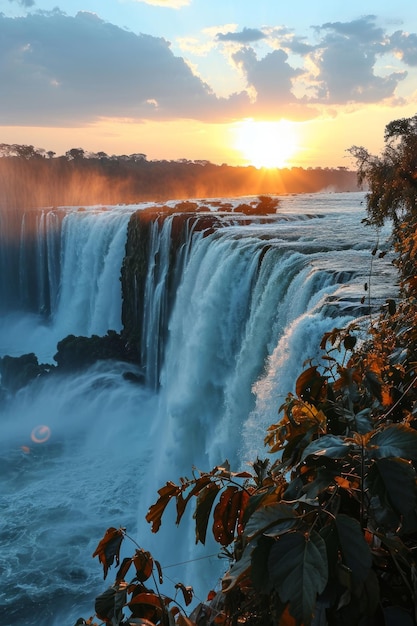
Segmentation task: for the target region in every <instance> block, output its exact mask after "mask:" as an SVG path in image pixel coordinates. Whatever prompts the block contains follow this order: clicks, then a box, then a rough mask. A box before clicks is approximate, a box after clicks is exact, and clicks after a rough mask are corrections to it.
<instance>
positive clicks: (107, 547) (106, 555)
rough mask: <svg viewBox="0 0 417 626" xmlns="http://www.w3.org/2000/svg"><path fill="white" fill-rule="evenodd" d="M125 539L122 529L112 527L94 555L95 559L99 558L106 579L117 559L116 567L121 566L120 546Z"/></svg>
mask: <svg viewBox="0 0 417 626" xmlns="http://www.w3.org/2000/svg"><path fill="white" fill-rule="evenodd" d="M123 539H124V531H123V529H122V528H113V527H110V528H108V529H107V530H106V532H105V534H104V537H103V539H102V540H101V541H100V542H99V544H98V546H97V548H96V549H95V551H94V553H93V558H94V557H96V556H98V559H99V561H100V563H101V564H102V565H103V574H104V579H106V576H107V572H108V571H109V567H111V565H113V561H114V560H115V559H116V565H119V560H120V559H119V553H120V546H121V544H122V541H123Z"/></svg>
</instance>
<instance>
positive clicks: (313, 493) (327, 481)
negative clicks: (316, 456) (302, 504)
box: [302, 467, 339, 500]
mask: <svg viewBox="0 0 417 626" xmlns="http://www.w3.org/2000/svg"><path fill="white" fill-rule="evenodd" d="M338 475H339V472H336V471H334V470H331V469H328V468H327V467H319V469H318V471H317V476H316V478H315V479H314V480H313V481H312V482H309V483H307V484H306V485H305V486H304V487H303V490H302V491H303V493H305V494H306V495H307V496H308V498H309V499H311V500H312V499H314V498H316V497H317V496H318V495H319V493H321V492H323V491H325V489H327V487H328V486H329V485H331V484H332V483H333V481H334V478H335V476H338Z"/></svg>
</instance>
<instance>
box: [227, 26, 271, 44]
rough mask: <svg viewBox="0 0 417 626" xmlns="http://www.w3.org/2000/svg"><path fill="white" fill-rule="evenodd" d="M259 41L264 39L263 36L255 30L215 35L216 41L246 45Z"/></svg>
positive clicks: (249, 29) (246, 29)
mask: <svg viewBox="0 0 417 626" xmlns="http://www.w3.org/2000/svg"><path fill="white" fill-rule="evenodd" d="M260 39H265V35H264V33H263V32H262V31H261V30H259V29H257V28H244V29H243V30H242V31H240V32H239V33H234V32H228V33H217V40H218V41H233V42H237V43H243V44H246V43H250V42H252V41H259V40H260Z"/></svg>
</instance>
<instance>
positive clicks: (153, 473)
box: [0, 193, 395, 626]
mask: <svg viewBox="0 0 417 626" xmlns="http://www.w3.org/2000/svg"><path fill="white" fill-rule="evenodd" d="M362 200H363V194H356V193H355V194H317V195H316V196H314V195H310V196H287V197H285V198H282V200H281V205H280V207H279V210H278V213H277V214H276V215H273V216H268V217H267V218H262V217H253V218H248V217H247V216H243V215H239V213H237V212H236V213H233V212H232V213H230V212H228V213H227V214H226V213H225V214H221V213H214V207H215V208H218V204H219V203H218V202H217V203H214V202H213V205H212V207H211V208H213V211H210V210H207V207H208V208H209V209H210V202H209V201H207V200H206V201H204V203H203V202H201V204H202V205H204V207H201V208H202V210H201V211H199V212H197V213H196V214H190V215H186V216H184V215H182V216H181V219H179V218H178V217H176V216H177V215H178V212H176V211H175V206H174V204H173V203H170V204H169V207H168V208H169V211H168V213H167V216H166V217H165V218H163V219H160V218H158V219H151V220H150V221H149V223H148V224H147V226H146V228H143V229H142V230H141V232H140V233H139V234H138V239H134V237H135V232H134V228H133V229H131V230H129V226H131V225H132V224H133V221H132V220H133V218H134V219H137V220H139V223H144V222H143V219H144V218H143V219H142V218H141V215H142V213H141V212H143V211H145V210H146V209H147V208H149V207H148V205H135V206H116V207H107V209H105V210H104V209H103V208H100V207H87V208H85V209H84V210H79V209H78V207H76V208H71V207H66V208H60V209H51V210H47V209H43V210H39V211H35V212H33V213H31V214H29V215H24V216H20V218H19V219H18V218H17V217H16V215H14V216H13V217H11V216H10V215H6V214H0V240H1V244H2V245H1V247H0V296H1V302H0V308H1V310H2V313H3V315H2V318H1V320H0V356H1V355H5V354H10V355H12V356H19V355H21V354H24V353H27V352H34V353H35V354H36V355H38V357H39V358H40V359H41V360H43V361H44V362H47V363H53V355H54V353H55V351H56V344H57V342H58V341H60V340H61V339H63V338H64V337H65V336H66V335H68V334H74V335H85V336H91V335H93V334H97V335H103V334H105V333H106V332H107V331H108V330H109V329H111V330H115V331H117V332H121V333H126V337H127V340H128V341H134V342H136V345H137V348H138V350H137V355H138V356H137V358H138V363H137V364H132V363H126V362H119V361H117V362H115V361H106V362H104V361H103V362H98V363H96V364H94V365H93V366H92V367H90V368H89V369H88V370H86V371H82V372H73V373H68V372H66V373H64V372H62V373H60V372H57V373H54V374H53V375H49V376H45V377H41V378H39V379H36V380H34V381H33V382H32V383H31V384H30V385H28V386H26V387H24V388H22V389H21V390H20V391H19V392H17V393H16V395H15V396H8V395H7V394H3V396H2V397H1V404H0V423H1V425H2V434H3V437H2V439H1V442H0V450H1V454H0V459H1V460H0V466H1V470H2V471H1V473H0V487H1V488H0V506H1V510H2V520H3V521H2V525H1V528H0V537H1V539H2V546H3V549H2V551H1V554H0V572H1V577H2V581H3V585H2V588H1V589H0V620H1V622H2V623H3V624H8V625H10V626H14V625H15V624H16V626H17V624H19V626H22V625H23V626H25V625H27V626H29V624H33V623H36V624H38V625H39V626H54V625H55V624H61V623H69V624H71V623H74V622H75V621H76V619H77V618H78V617H79V616H80V615H84V617H88V616H90V615H92V613H93V607H94V597H95V596H96V595H97V594H98V593H100V592H101V591H102V590H103V589H104V588H105V586H106V584H107V581H106V582H105V583H103V580H102V574H101V569H100V567H99V564H98V562H97V560H93V559H92V558H91V555H92V553H93V551H94V548H95V547H96V545H97V543H98V541H99V539H100V538H101V537H102V535H103V534H104V531H105V530H106V528H107V527H108V526H116V527H119V526H123V527H127V530H128V533H129V535H130V536H133V537H134V538H135V539H136V540H137V541H138V543H139V544H140V545H141V546H142V547H144V548H145V549H147V550H150V551H151V552H152V554H153V555H154V556H155V558H156V559H157V560H159V561H160V563H161V565H162V567H163V571H164V574H165V576H166V587H167V589H166V592H167V593H168V594H172V593H173V582H177V581H181V582H183V583H184V584H187V585H190V584H191V585H193V586H194V587H195V590H196V593H197V595H198V597H204V593H205V592H207V591H208V589H209V588H210V587H215V586H216V584H217V582H218V577H219V575H220V574H221V571H222V569H223V568H225V567H226V564H224V563H223V562H221V561H219V559H218V558H217V556H216V553H217V552H218V550H217V548H218V547H217V546H214V545H213V544H212V543H209V545H207V546H206V547H201V546H198V547H195V545H194V543H195V542H194V530H193V527H192V520H190V519H187V520H185V521H184V524H182V525H181V526H180V528H176V527H175V524H174V522H173V517H175V516H174V513H173V511H170V510H168V511H167V518H166V519H165V518H164V522H163V524H162V528H161V531H160V533H158V534H156V535H152V534H151V532H150V528H149V526H148V525H147V524H146V522H145V520H144V518H145V514H146V511H147V509H148V507H149V506H150V504H152V503H153V502H154V501H155V500H156V498H157V489H158V488H160V487H161V486H162V485H163V484H164V483H165V482H166V481H167V480H173V481H175V482H177V481H178V480H179V478H180V477H181V476H191V472H192V468H193V467H196V468H198V469H201V470H211V469H212V468H213V467H214V466H215V465H218V464H221V463H222V462H224V461H225V459H228V460H229V462H230V463H231V466H232V468H233V469H242V468H245V467H246V463H247V462H248V461H251V460H254V459H255V457H256V456H257V455H259V456H260V457H264V456H266V453H265V450H264V448H263V437H264V434H265V429H266V427H267V426H268V425H269V424H270V423H272V422H274V421H276V420H277V409H278V407H279V405H280V404H281V403H282V400H283V398H284V397H285V395H286V394H287V393H288V392H289V391H294V382H295V379H296V377H297V376H298V374H299V373H300V372H301V371H302V369H303V362H304V360H305V359H307V358H312V359H314V358H315V357H316V356H317V354H318V347H319V343H320V339H321V337H322V335H323V333H324V332H326V331H329V330H331V329H332V328H333V327H335V326H339V327H341V326H344V325H346V324H347V323H349V322H350V321H352V320H353V319H355V318H356V317H358V316H359V315H363V316H367V315H369V311H370V308H369V307H370V306H371V308H373V309H375V310H377V309H378V307H379V306H380V305H381V303H382V302H383V301H384V300H385V299H386V298H387V297H390V296H391V295H392V294H393V293H394V292H395V286H394V276H393V272H392V268H391V265H390V260H389V255H386V256H385V257H384V258H381V259H378V262H376V261H374V262H373V267H372V281H371V282H370V281H369V275H370V272H371V262H372V255H371V250H372V248H373V247H374V245H375V243H376V241H377V240H378V239H379V240H380V241H382V242H384V241H385V238H386V236H388V235H389V232H388V231H387V232H384V233H375V232H373V231H371V230H369V229H368V230H367V229H366V228H365V227H364V226H363V225H362V224H361V219H362V217H363V208H362V205H361V202H362ZM241 201H242V200H241V199H235V200H233V201H229V203H230V206H232V208H235V209H238V205H239V203H240V202H241ZM246 201H247V202H250V201H251V200H250V199H249V200H247V199H246V200H245V202H246ZM164 210H165V211H166V210H167V207H165V208H164V209H163V208H162V207H161V208H160V212H163V211H164ZM143 216H145V213H143ZM148 217H149V216H148ZM148 217H147V219H148ZM141 219H142V222H141ZM139 235H140V236H139ZM135 254H137V255H138V256H139V258H137V259H135V258H134V255H135ZM365 283H368V284H371V287H372V288H371V293H370V294H369V293H368V292H367V300H366V302H365V303H362V302H361V301H362V300H363V296H364V284H365ZM122 289H125V292H124V294H125V295H124V297H125V298H128V299H129V302H122ZM127 294H128V295H127ZM368 296H369V297H368ZM128 327H129V328H128ZM129 333H130V334H129ZM142 370H143V371H144V372H145V383H144V384H138V383H137V382H133V379H134V377H132V376H131V374H132V373H133V374H138V375H139V373H140V372H141V371H142ZM37 433H39V434H40V436H38V434H37ZM123 550H124V551H125V554H122V556H131V554H132V553H133V551H134V546H133V545H131V546H129V545H127V544H126V541H125V546H124V548H123ZM200 557H201V558H202V559H203V560H201V561H197V560H196V559H197V558H200ZM188 561H189V562H190V563H187V564H186V565H185V563H186V562H188ZM180 563H183V565H180ZM171 565H172V566H174V565H175V567H172V568H170V567H168V566H171ZM113 576H114V571H113V570H111V572H110V573H109V578H108V580H109V583H110V582H112V580H113Z"/></svg>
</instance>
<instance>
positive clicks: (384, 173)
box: [348, 115, 417, 226]
mask: <svg viewBox="0 0 417 626" xmlns="http://www.w3.org/2000/svg"><path fill="white" fill-rule="evenodd" d="M384 140H385V148H384V150H383V152H382V154H381V155H380V156H374V155H371V154H370V153H369V152H368V150H366V149H365V148H363V147H358V146H352V147H351V148H349V150H348V151H349V152H350V154H351V155H352V156H353V157H354V158H355V160H356V164H357V168H358V180H359V183H360V184H362V183H364V182H366V183H367V184H368V185H369V193H368V194H367V198H366V203H367V211H368V216H369V221H370V222H371V223H372V224H376V225H378V226H381V225H382V224H383V223H384V221H385V220H386V219H392V220H393V221H394V224H398V222H399V221H403V220H410V219H415V217H416V215H417V115H415V116H414V117H412V118H408V119H407V118H405V119H399V120H394V121H393V122H391V123H390V124H388V125H387V126H386V128H385V135H384Z"/></svg>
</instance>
